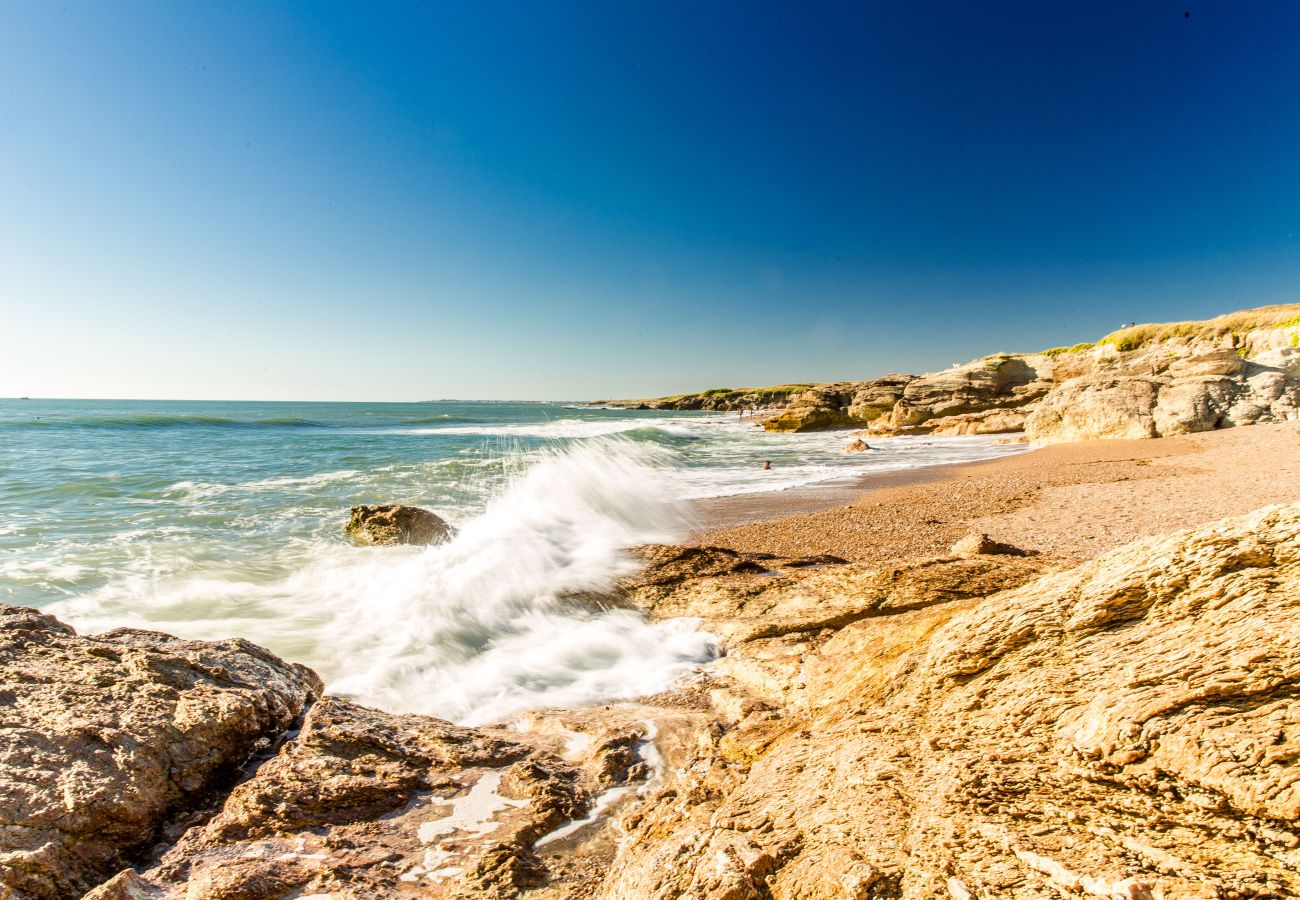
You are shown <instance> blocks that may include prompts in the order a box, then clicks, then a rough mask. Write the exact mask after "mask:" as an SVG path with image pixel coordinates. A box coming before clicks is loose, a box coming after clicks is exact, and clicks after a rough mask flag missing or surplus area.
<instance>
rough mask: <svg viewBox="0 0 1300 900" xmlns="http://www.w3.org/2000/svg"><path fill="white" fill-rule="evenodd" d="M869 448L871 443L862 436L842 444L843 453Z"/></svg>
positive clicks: (864, 450) (862, 450) (863, 450)
mask: <svg viewBox="0 0 1300 900" xmlns="http://www.w3.org/2000/svg"><path fill="white" fill-rule="evenodd" d="M870 449H871V445H870V444H868V443H867V442H866V441H864V440H863V439H862V438H856V439H854V440H852V441H849V442H848V443H847V444H845V445H844V452H845V453H864V452H866V451H867V450H870Z"/></svg>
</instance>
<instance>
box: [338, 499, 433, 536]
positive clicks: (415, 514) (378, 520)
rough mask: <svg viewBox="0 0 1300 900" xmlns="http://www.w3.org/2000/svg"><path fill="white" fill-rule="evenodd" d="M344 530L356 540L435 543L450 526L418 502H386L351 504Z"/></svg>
mask: <svg viewBox="0 0 1300 900" xmlns="http://www.w3.org/2000/svg"><path fill="white" fill-rule="evenodd" d="M345 530H346V531H347V533H348V534H349V535H351V537H352V540H353V542H354V543H357V544H374V545H378V544H437V543H441V542H442V541H445V540H447V538H448V537H450V535H451V528H450V527H449V526H448V525H447V523H446V522H444V521H443V520H442V519H441V518H440V517H439V516H436V515H434V514H433V513H431V512H429V511H428V510H427V509H421V508H420V507H418V506H402V505H399V504H388V505H383V506H354V507H352V517H351V518H350V519H348V524H347V526H346V529H345Z"/></svg>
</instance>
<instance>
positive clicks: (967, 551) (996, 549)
mask: <svg viewBox="0 0 1300 900" xmlns="http://www.w3.org/2000/svg"><path fill="white" fill-rule="evenodd" d="M948 552H949V553H951V554H952V555H953V556H958V557H962V558H963V559H967V558H970V557H972V556H997V555H1005V556H1027V555H1028V554H1027V553H1026V552H1025V551H1024V550H1021V549H1020V548H1019V547H1013V546H1011V545H1010V544H1003V543H1000V542H998V541H995V540H993V538H991V537H989V536H988V535H987V534H982V533H980V532H974V531H973V532H971V533H970V534H968V535H966V536H965V537H963V538H962V539H961V540H959V541H957V543H955V544H953V545H952V549H950V550H949V551H948Z"/></svg>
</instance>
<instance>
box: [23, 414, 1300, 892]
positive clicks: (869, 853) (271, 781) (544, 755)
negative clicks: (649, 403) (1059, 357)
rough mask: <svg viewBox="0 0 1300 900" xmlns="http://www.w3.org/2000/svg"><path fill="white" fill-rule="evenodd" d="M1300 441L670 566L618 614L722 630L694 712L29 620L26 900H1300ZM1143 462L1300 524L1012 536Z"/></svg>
mask: <svg viewBox="0 0 1300 900" xmlns="http://www.w3.org/2000/svg"><path fill="white" fill-rule="evenodd" d="M1293 432H1294V429H1293V428H1288V427H1283V426H1259V427H1256V428H1245V429H1235V430H1233V431H1232V432H1224V433H1222V435H1223V437H1225V438H1229V437H1230V438H1231V441H1230V442H1229V443H1228V444H1225V445H1224V449H1223V450H1222V451H1218V450H1214V449H1211V446H1210V445H1207V447H1206V448H1205V449H1201V450H1195V448H1193V452H1191V453H1190V455H1189V453H1188V452H1187V451H1186V450H1183V451H1179V453H1181V455H1175V456H1173V457H1168V459H1169V460H1171V463H1169V464H1163V463H1162V465H1160V466H1156V465H1148V464H1143V463H1142V462H1141V459H1142V458H1141V457H1137V456H1136V453H1135V448H1141V447H1143V446H1147V442H1113V443H1111V442H1102V444H1100V445H1097V446H1098V447H1100V448H1102V449H1099V450H1093V449H1091V448H1092V445H1081V447H1082V450H1081V452H1078V453H1075V454H1074V455H1070V454H1069V453H1066V452H1065V451H1066V450H1067V449H1068V448H1061V449H1060V450H1059V451H1058V448H1049V449H1048V450H1044V451H1037V453H1041V454H1043V456H1041V457H1040V461H1037V462H1036V461H1035V455H1036V453H1029V454H1025V455H1022V456H1019V457H1014V458H1011V459H1008V460H1001V461H998V462H997V463H994V464H981V466H979V467H970V468H971V469H974V470H976V471H986V470H988V469H989V468H990V466H993V467H1002V468H1003V469H1006V470H1007V471H1023V472H1031V471H1036V470H1042V471H1044V472H1045V473H1046V474H1045V475H1044V476H1043V485H1044V486H1043V487H1038V488H1034V489H1033V490H1032V491H1030V494H1029V495H1026V498H1027V499H1022V500H1017V501H1016V502H1015V503H1013V504H1011V505H1009V506H1005V507H1004V512H1002V513H999V514H997V515H995V516H994V517H993V518H989V517H988V516H987V515H984V516H983V518H980V519H978V520H975V519H972V520H970V521H972V522H973V521H979V522H980V523H983V525H984V526H987V527H988V528H989V529H993V531H992V533H993V537H994V540H992V541H981V540H974V539H972V540H970V541H967V542H965V544H964V545H960V546H954V547H953V548H952V549H951V550H947V549H941V550H940V551H939V552H935V553H928V554H921V555H907V554H906V553H902V552H901V550H900V549H898V548H901V547H904V546H906V545H902V544H900V545H898V548H896V549H895V550H893V551H888V552H887V553H882V554H877V555H874V556H872V555H870V554H868V555H866V556H864V557H863V558H862V559H861V560H856V559H846V558H845V557H844V556H840V555H833V554H826V553H824V552H823V553H803V554H796V555H781V554H773V553H770V552H761V551H758V550H754V549H746V548H745V547H744V546H743V542H741V543H737V541H735V540H729V539H728V534H727V533H720V534H718V535H717V536H716V537H717V539H718V540H720V541H723V542H724V543H730V544H731V545H732V546H729V547H728V546H718V545H716V544H711V543H709V542H708V541H707V540H706V542H704V543H701V544H700V545H698V546H691V547H647V548H644V549H643V550H641V551H640V552H641V554H642V558H643V561H644V564H645V565H644V569H643V571H642V573H641V574H640V575H639V576H637V577H635V578H632V579H630V580H628V581H626V582H625V583H623V584H622V585H621V588H620V590H619V591H618V592H617V596H615V597H605V598H601V601H600V602H603V603H610V602H614V603H620V604H626V605H628V606H631V607H634V608H637V609H640V610H642V611H643V612H644V614H645V615H646V616H648V617H650V618H651V619H664V618H672V617H677V616H682V615H689V616H694V617H697V618H699V619H701V620H702V623H703V627H704V628H706V629H707V630H709V631H711V632H712V633H713V634H715V635H717V636H718V638H719V640H720V641H721V643H722V646H723V651H724V652H723V655H722V656H721V658H719V659H718V660H717V661H716V662H715V663H713V664H711V665H709V666H707V667H705V668H704V670H702V671H701V672H699V673H698V674H697V675H696V676H694V677H692V678H689V679H687V680H686V681H685V682H683V683H682V684H680V685H679V686H678V688H677V689H675V690H674V691H672V692H670V693H668V694H664V695H658V696H655V697H648V698H644V699H642V700H639V701H636V702H622V703H610V704H608V705H605V706H600V707H594V708H586V709H573V710H538V711H535V712H532V713H529V714H527V715H525V716H523V717H521V718H520V719H518V720H516V721H512V722H509V723H504V724H502V725H500V726H495V727H483V728H463V727H459V726H455V725H452V724H450V723H447V722H443V721H440V720H438V719H433V718H429V717H425V716H415V715H396V714H391V713H385V712H381V711H378V710H373V709H367V708H365V707H362V706H359V705H357V704H355V703H353V702H350V701H348V700H346V699H344V698H340V697H331V696H329V695H324V696H322V688H321V685H320V682H319V680H318V679H317V678H316V677H315V676H314V675H313V674H312V673H311V672H310V671H308V670H306V669H303V668H302V667H301V666H295V665H292V664H290V663H286V662H283V661H281V660H279V659H277V658H275V657H274V656H272V655H271V654H269V653H267V652H266V651H264V650H261V649H260V648H257V647H255V646H253V645H251V644H249V643H247V642H245V641H237V640H236V641H223V642H217V643H205V642H193V641H180V640H176V639H174V638H170V637H168V636H166V635H160V634H156V633H150V632H140V631H132V630H118V631H114V632H109V633H107V634H104V635H100V636H98V637H83V636H77V635H75V634H74V633H73V632H72V631H71V630H70V629H68V628H66V627H65V626H63V625H61V624H60V623H58V622H56V621H54V620H53V619H51V618H50V617H48V616H45V615H43V614H41V613H40V612H38V611H36V610H30V609H25V608H17V607H6V608H4V610H3V623H2V625H0V691H3V698H4V708H5V710H6V717H5V722H4V728H3V729H2V730H0V752H3V754H4V760H5V764H4V766H3V768H2V769H0V778H2V779H3V785H0V798H3V799H0V885H2V886H3V888H2V889H0V895H2V896H11V897H15V898H24V900H25V898H64V897H80V896H83V895H85V896H88V897H91V898H98V900H105V898H182V897H184V898H192V900H235V898H238V900H280V898H286V900H287V898H290V897H293V898H306V897H315V898H318V900H320V898H323V897H330V898H332V900H343V898H368V897H389V896H392V897H400V896H413V897H458V898H459V897H530V898H547V900H549V898H578V897H600V898H608V900H613V898H619V900H631V898H637V900H640V898H677V897H688V898H709V900H732V898H751V897H752V898H769V897H771V898H822V897H825V898H837V897H844V898H862V897H881V898H885V897H908V898H912V897H916V898H920V897H957V898H961V897H1003V896H1007V897H1043V898H1046V897H1060V896H1081V897H1086V896H1105V897H1130V898H1143V897H1150V898H1154V897H1167V898H1175V897H1181V898H1191V897H1196V898H1201V897H1222V898H1229V897H1238V898H1239V897H1283V896H1295V895H1297V894H1300V875H1297V868H1298V867H1300V818H1298V817H1300V799H1297V797H1296V796H1295V794H1296V790H1295V787H1294V785H1295V784H1296V783H1297V781H1298V776H1300V765H1298V764H1300V754H1298V753H1297V750H1296V748H1297V746H1300V744H1298V743H1297V742H1300V706H1297V704H1296V700H1297V691H1300V628H1298V627H1297V626H1296V625H1295V610H1296V608H1297V604H1300V593H1297V587H1298V586H1300V504H1296V503H1295V502H1294V501H1297V500H1300V496H1297V490H1296V488H1295V485H1296V484H1297V483H1300V481H1298V480H1297V479H1296V478H1295V477H1294V475H1295V471H1296V466H1297V465H1298V464H1300V460H1298V459H1297V456H1300V451H1298V450H1297V449H1296V446H1295V444H1296V441H1295V435H1294V433H1293ZM1214 437H1215V438H1216V440H1215V442H1213V445H1214V446H1217V445H1218V444H1220V443H1223V442H1222V441H1219V440H1218V436H1217V435H1216V436H1214ZM1179 440H1185V439H1179ZM1243 442H1246V443H1243ZM1247 445H1249V446H1248V447H1247ZM1149 446H1150V449H1151V451H1152V454H1153V455H1154V456H1156V457H1160V456H1161V453H1160V452H1159V448H1160V447H1161V446H1163V444H1162V443H1161V442H1159V441H1157V442H1151V443H1150V444H1149ZM1116 448H1119V449H1121V450H1126V453H1120V454H1118V455H1116V454H1115V453H1114V452H1113V451H1114V450H1115V449H1116ZM1247 449H1249V451H1250V452H1248V453H1247V452H1244V451H1245V450H1247ZM1107 453H1109V456H1108V455H1107ZM1216 454H1218V455H1216ZM1228 458H1231V459H1233V460H1239V459H1245V458H1250V459H1252V460H1255V461H1256V463H1257V465H1258V466H1259V467H1260V469H1261V475H1260V479H1263V478H1264V476H1265V475H1266V474H1267V471H1272V472H1274V473H1275V478H1274V479H1273V481H1272V482H1267V481H1265V480H1260V479H1256V480H1252V478H1251V477H1250V476H1249V473H1248V472H1247V471H1246V470H1245V469H1242V470H1235V469H1229V468H1226V467H1225V463H1224V462H1223V461H1222V460H1224V459H1228ZM1104 459H1113V460H1115V461H1114V462H1106V463H1103V464H1101V465H1100V466H1099V465H1098V464H1097V462H1096V461H1095V460H1104ZM1184 459H1186V460H1189V461H1190V462H1189V464H1188V465H1186V466H1183V467H1182V468H1174V467H1173V464H1177V463H1180V461H1182V460H1184ZM1124 460H1127V461H1126V462H1125V461H1124ZM1121 463H1122V464H1121ZM1016 467H1019V468H1018V469H1017V468H1016ZM1139 471H1141V472H1142V473H1143V474H1144V475H1145V476H1149V477H1146V480H1144V481H1142V482H1141V484H1142V485H1146V486H1147V487H1146V488H1144V489H1145V490H1147V491H1148V493H1149V495H1150V496H1166V497H1173V496H1174V495H1175V494H1176V493H1177V492H1178V491H1179V490H1182V489H1183V486H1184V485H1189V484H1192V485H1194V484H1200V483H1201V482H1199V481H1196V479H1202V480H1203V479H1204V478H1205V477H1207V476H1206V473H1207V472H1208V473H1209V474H1210V475H1211V476H1212V475H1214V474H1215V473H1217V474H1218V475H1219V477H1220V478H1221V479H1223V480H1229V479H1230V480H1234V481H1237V482H1239V483H1240V484H1241V485H1242V490H1241V492H1240V493H1241V497H1240V498H1239V500H1240V502H1241V503H1247V502H1256V501H1259V500H1261V499H1272V500H1276V501H1283V500H1286V501H1292V503H1291V505H1275V506H1269V507H1266V508H1263V509H1260V510H1258V511H1256V512H1253V513H1248V514H1246V515H1237V516H1232V517H1229V518H1226V519H1221V520H1218V521H1213V522H1210V523H1208V524H1200V525H1197V526H1196V527H1194V528H1190V529H1185V530H1181V531H1176V532H1174V533H1172V534H1167V535H1162V536H1156V537H1147V538H1142V539H1139V540H1137V541H1136V542H1135V543H1131V544H1128V545H1126V546H1120V547H1118V548H1117V549H1113V550H1109V551H1108V552H1106V553H1104V554H1103V555H1101V556H1099V557H1096V558H1093V559H1090V560H1087V561H1084V562H1082V563H1076V562H1073V561H1071V559H1070V557H1071V555H1072V553H1073V551H1071V550H1070V548H1068V547H1062V546H1056V545H1044V546H1042V547H1040V548H1030V549H1033V550H1034V552H1033V553H1029V554H1027V555H1022V554H1021V553H1019V552H1007V551H1008V550H1018V549H1021V548H1017V547H1014V546H1013V547H1011V548H1008V547H1006V546H999V544H1005V543H1007V541H1006V540H1005V537H1006V536H1007V535H1014V534H1017V533H1018V532H1016V531H1015V530H1014V529H1012V528H1009V527H1006V525H1007V523H1010V522H1012V521H1014V519H1015V517H1016V516H1019V515H1024V514H1026V512H1029V511H1033V510H1035V509H1036V510H1038V512H1037V513H1036V515H1043V516H1053V515H1059V514H1060V512H1061V510H1062V509H1063V506H1062V504H1074V505H1078V504H1079V503H1080V502H1081V500H1080V497H1079V495H1077V494H1071V493H1070V492H1071V491H1076V490H1077V489H1078V488H1077V487H1071V485H1075V484H1078V485H1080V486H1083V487H1087V486H1088V485H1089V484H1090V483H1098V484H1097V486H1098V487H1108V488H1113V489H1114V490H1117V491H1123V490H1128V489H1129V488H1128V487H1126V486H1127V485H1132V484H1133V482H1131V481H1130V480H1129V479H1131V478H1132V477H1133V476H1134V473H1136V472H1139ZM1052 472H1062V473H1064V475H1063V476H1061V477H1057V476H1053V475H1051V474H1050V473H1052ZM1072 472H1080V473H1086V476H1085V478H1084V481H1083V482H1079V481H1078V479H1076V478H1074V477H1073V475H1070V473H1072ZM1066 476H1068V477H1066ZM965 477H966V476H965V475H964V474H963V473H961V472H956V471H954V472H951V473H948V476H947V481H946V482H944V483H946V484H948V485H950V486H951V488H950V489H951V490H955V489H957V488H958V487H959V486H960V485H962V484H964V483H965V481H964V479H965ZM1088 479H1092V482H1089V481H1088ZM944 483H938V484H936V483H933V482H930V483H927V484H923V485H916V486H912V487H910V488H906V489H895V490H909V491H912V492H913V493H912V494H910V495H909V496H907V497H900V498H899V499H898V501H897V505H896V506H895V507H882V508H887V509H893V512H890V513H889V515H890V516H891V517H893V520H894V524H893V526H892V527H893V528H894V529H896V530H903V531H905V530H907V529H908V528H909V527H910V526H911V525H912V524H914V523H915V524H921V523H923V522H924V521H925V520H926V519H928V518H932V517H933V516H934V515H935V511H934V510H935V508H934V506H933V505H932V504H929V505H927V503H925V502H923V497H924V494H923V492H924V491H938V490H940V489H942V488H943V484H944ZM1049 484H1050V485H1056V486H1055V487H1049V486H1048V485H1049ZM1270 484H1271V486H1272V487H1271V490H1272V494H1271V496H1270V495H1269V491H1270V486H1269V485H1270ZM979 490H980V491H981V492H982V494H983V496H985V497H988V498H996V497H997V496H999V492H1000V491H1001V492H1004V493H1005V494H1006V496H1008V497H1019V496H1021V495H1022V494H1023V493H1024V485H1023V483H1022V482H1018V481H1010V482H1009V481H1006V479H1005V478H1004V479H1003V480H1002V481H1001V482H999V481H996V480H995V481H993V482H987V483H983V486H982V487H981V488H980V489H979ZM1197 490H1198V491H1200V494H1198V495H1197V496H1200V495H1201V494H1204V490H1203V489H1200V488H1198V489H1197ZM888 493H889V492H888V491H884V492H877V493H876V494H868V495H865V496H864V497H863V498H862V501H861V502H862V503H864V504H872V503H880V502H882V500H881V499H879V498H883V497H884V496H886V495H887V494H888ZM872 498H877V499H872ZM891 502H892V501H891ZM991 502H992V503H993V506H994V507H1003V504H1001V503H1000V502H999V501H997V500H995V499H992V500H991ZM1220 502H1221V500H1220V498H1216V497H1210V496H1200V500H1199V501H1197V503H1194V504H1191V505H1188V506H1186V507H1185V508H1183V509H1182V511H1181V512H1180V513H1179V514H1178V515H1179V518H1178V519H1177V520H1171V522H1173V521H1187V522H1199V521H1203V520H1202V516H1203V514H1204V512H1205V511H1208V510H1213V509H1218V508H1220V507H1219V506H1218V505H1216V504H1218V503H1220ZM1026 503H1029V504H1030V505H1029V506H1026V505H1025V504H1026ZM872 508H875V507H872ZM1105 509H1113V500H1111V499H1110V497H1109V496H1108V495H1104V496H1100V497H1099V499H1098V500H1097V501H1096V503H1095V504H1094V507H1093V512H1092V513H1091V514H1090V515H1092V517H1093V518H1094V519H1095V523H1094V526H1095V528H1097V529H1099V530H1103V531H1104V530H1105V529H1106V527H1107V522H1106V519H1105V517H1104V516H1101V515H1098V514H1097V512H1096V511H1097V510H1105ZM971 513H972V514H980V510H978V509H972V510H971ZM940 515H957V509H956V507H954V511H953V512H951V513H940ZM908 516H911V517H912V518H911V519H910V520H909V519H908V518H907V517H908ZM999 516H1000V518H999ZM1111 519H1112V520H1114V516H1113V515H1112V516H1111ZM958 524H960V523H958ZM804 527H805V528H810V527H811V528H812V529H813V530H812V531H810V532H805V533H808V534H813V535H816V534H817V533H818V532H817V530H816V529H817V528H818V527H820V526H816V525H807V526H804ZM881 527H882V528H883V527H885V526H884V525H883V524H882V526H881ZM967 527H968V526H967ZM882 533H884V532H882ZM1018 541H1019V539H1018V538H1017V539H1015V540H1012V541H1010V543H1011V544H1013V545H1015V544H1017V543H1018ZM813 549H816V548H813ZM886 550H888V548H886ZM890 554H892V555H890ZM1074 555H1077V553H1076V554H1074Z"/></svg>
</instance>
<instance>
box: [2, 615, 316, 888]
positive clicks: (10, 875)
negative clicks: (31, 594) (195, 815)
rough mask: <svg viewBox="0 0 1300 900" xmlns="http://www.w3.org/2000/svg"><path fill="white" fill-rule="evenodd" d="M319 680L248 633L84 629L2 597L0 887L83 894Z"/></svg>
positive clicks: (309, 694) (155, 834)
mask: <svg viewBox="0 0 1300 900" xmlns="http://www.w3.org/2000/svg"><path fill="white" fill-rule="evenodd" d="M320 690H321V683H320V680H319V679H318V678H317V677H316V675H315V674H314V673H312V672H311V671H310V670H308V669H305V668H303V667H302V666H298V665H292V664H290V663H286V662H284V661H283V660H281V659H279V658H278V657H276V656H274V655H272V654H271V653H269V652H268V651H266V650H263V649H262V648H261V647H258V646H256V645H254V644H250V643H249V642H247V641H243V640H228V641H216V642H205V641H183V640H178V639H176V638H172V637H169V636H167V635H164V634H157V633H155V632H150V631H136V630H132V629H117V630H115V631H110V632H108V633H106V634H104V635H101V636H99V637H94V638H91V637H81V636H78V635H77V634H76V633H75V632H74V631H73V630H72V629H71V628H69V627H68V626H66V625H64V624H63V623H61V622H59V621H58V620H56V619H54V618H52V617H51V616H47V615H43V614H41V613H40V612H38V611H36V610H33V609H27V608H23V607H13V606H0V710H3V713H2V715H3V720H2V726H3V727H0V760H2V761H3V765H0V896H4V897H11V898H20V900H35V898H40V900H56V898H66V897H80V896H81V895H82V894H83V893H85V892H86V891H88V890H89V889H90V888H92V887H93V886H95V885H96V884H98V883H100V882H101V881H103V880H104V879H106V878H107V877H108V876H110V875H112V874H113V873H114V872H117V871H118V870H120V869H121V868H123V866H125V865H126V864H127V862H128V861H130V860H131V859H132V857H133V855H135V854H137V853H139V852H141V851H142V850H144V849H146V848H147V847H149V846H150V845H151V844H152V843H154V842H155V841H157V840H158V839H159V838H160V836H162V832H163V829H164V826H165V825H167V824H168V823H169V822H170V821H171V820H172V819H173V818H174V817H176V816H180V815H183V814H185V813H187V812H190V811H193V810H195V809H196V808H197V807H199V806H200V805H201V804H202V803H203V802H204V801H205V799H206V797H207V795H208V793H209V792H210V791H212V790H213V789H215V788H218V787H221V786H224V785H226V784H228V783H229V782H230V781H231V780H233V779H234V777H235V776H236V775H237V774H238V773H239V771H240V769H241V767H242V766H243V765H244V764H245V763H247V762H248V761H249V759H250V758H251V757H252V756H253V755H254V754H256V753H259V752H262V751H265V750H268V749H269V748H270V747H271V746H272V745H273V743H274V742H275V741H276V740H278V738H279V737H280V736H281V735H282V734H283V733H284V732H285V731H286V730H288V729H289V727H290V726H291V725H292V723H293V722H294V720H295V719H296V718H297V717H298V715H299V714H300V713H301V712H302V710H303V707H304V706H305V705H306V704H308V703H309V702H310V701H311V700H312V699H313V698H315V697H316V696H317V695H318V694H319V692H320Z"/></svg>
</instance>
